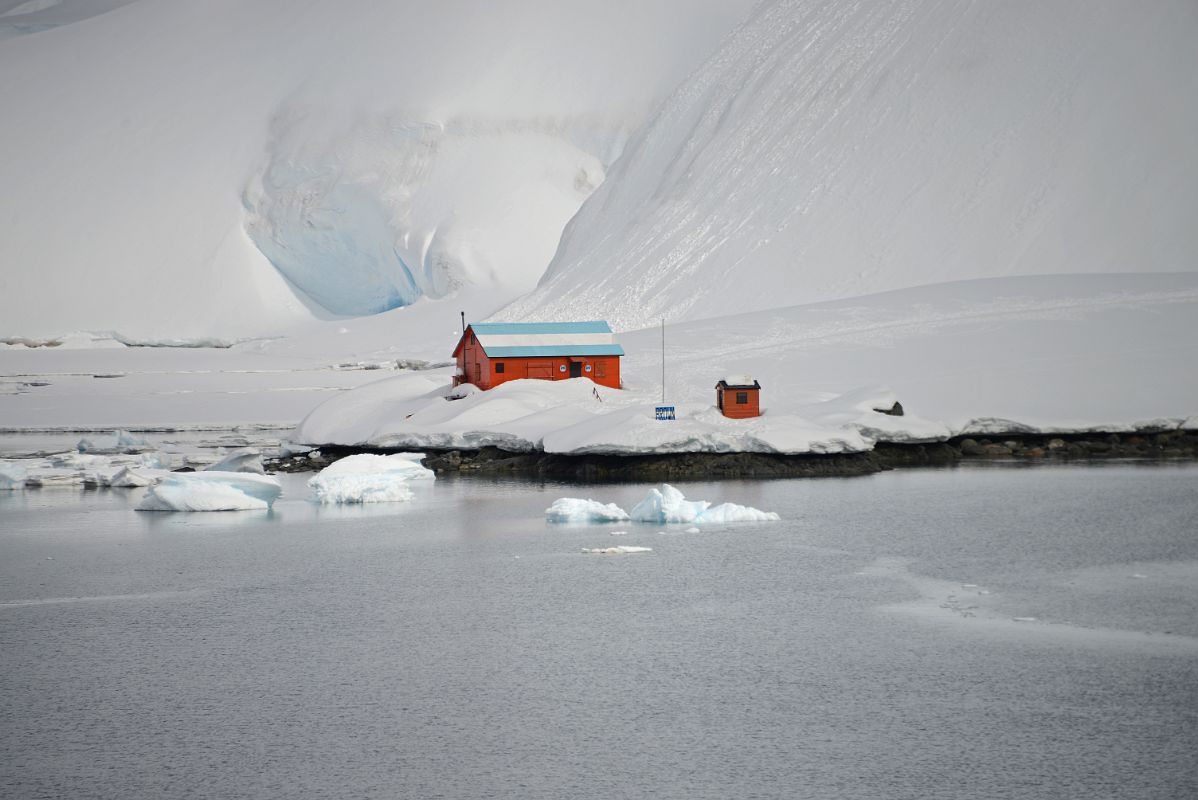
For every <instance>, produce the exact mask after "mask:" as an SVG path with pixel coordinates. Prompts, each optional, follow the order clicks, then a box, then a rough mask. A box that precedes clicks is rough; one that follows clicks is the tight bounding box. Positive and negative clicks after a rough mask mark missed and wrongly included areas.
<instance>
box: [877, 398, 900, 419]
mask: <svg viewBox="0 0 1198 800" xmlns="http://www.w3.org/2000/svg"><path fill="white" fill-rule="evenodd" d="M874 411H877V412H878V413H879V414H886V415H887V416H891V417H901V416H902V415H903V404H902V403H900V402H899V401H898V400H895V401H894V405H892V406H891V407H890V408H875V409H874Z"/></svg>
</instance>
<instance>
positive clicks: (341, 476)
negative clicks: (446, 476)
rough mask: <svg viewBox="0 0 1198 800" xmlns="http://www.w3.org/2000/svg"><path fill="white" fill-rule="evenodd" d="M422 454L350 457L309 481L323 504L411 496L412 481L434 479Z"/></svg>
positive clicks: (371, 501)
mask: <svg viewBox="0 0 1198 800" xmlns="http://www.w3.org/2000/svg"><path fill="white" fill-rule="evenodd" d="M422 458H424V454H423V453H395V454H394V455H387V456H382V455H374V454H371V453H361V454H358V455H353V456H347V457H345V458H343V459H341V460H340V461H335V462H334V463H332V464H330V465H329V466H328V467H325V468H324V469H323V470H321V471H320V473H319V474H317V475H315V476H314V477H312V478H311V479H310V480H309V481H308V487H309V488H310V489H311V490H312V495H313V497H315V499H316V500H317V502H320V503H330V504H331V503H388V502H392V503H393V502H403V501H406V500H411V499H412V490H411V489H409V488H408V486H407V484H408V482H409V481H414V480H417V481H418V480H432V479H433V478H434V477H435V475H434V474H433V471H432V470H430V469H428V468H426V467H424V466H422V465H421V464H420V460H421V459H422Z"/></svg>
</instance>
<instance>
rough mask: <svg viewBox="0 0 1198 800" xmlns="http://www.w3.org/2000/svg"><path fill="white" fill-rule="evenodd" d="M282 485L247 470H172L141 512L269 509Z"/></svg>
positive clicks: (146, 499) (144, 502) (148, 495)
mask: <svg viewBox="0 0 1198 800" xmlns="http://www.w3.org/2000/svg"><path fill="white" fill-rule="evenodd" d="M282 493H283V488H282V487H281V486H280V485H279V481H278V479H276V478H272V477H270V476H267V475H253V474H250V473H245V472H182V473H180V472H172V473H170V474H169V475H165V476H162V477H160V478H159V479H158V480H157V481H156V482H155V483H154V484H153V485H151V486H150V488H149V489H148V490H147V491H146V496H145V497H144V498H142V501H141V502H140V503H138V505H137V510H138V511H267V510H269V509H270V507H271V505H272V504H273V503H274V501H275V500H277V499H278V497H279V495H281V494H282Z"/></svg>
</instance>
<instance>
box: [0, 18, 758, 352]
mask: <svg viewBox="0 0 1198 800" xmlns="http://www.w3.org/2000/svg"><path fill="white" fill-rule="evenodd" d="M31 1H32V2H34V3H35V5H25V6H23V7H21V6H20V4H11V3H4V4H0V8H5V10H8V11H10V12H12V14H11V15H10V16H7V17H3V18H0V44H2V47H0V107H3V108H4V109H5V125H4V126H3V129H2V130H0V177H2V183H3V185H4V187H5V191H4V193H3V196H0V220H4V223H3V228H2V233H3V235H2V236H0V262H3V263H4V264H5V265H6V268H5V276H4V287H3V288H4V290H3V291H2V292H0V338H4V337H9V336H22V337H29V338H53V337H56V336H59V335H62V334H64V333H66V332H69V331H74V330H86V331H115V332H118V333H119V334H121V335H122V336H126V337H129V338H130V339H132V340H136V341H168V340H171V339H177V340H212V339H220V340H223V341H233V340H239V339H242V338H245V337H247V336H260V335H263V334H268V335H278V334H280V333H285V332H288V331H290V330H291V329H293V328H294V326H296V325H301V326H303V325H308V324H309V323H314V322H315V323H320V322H327V321H329V318H330V317H334V316H338V315H344V314H364V313H370V312H372V311H378V310H383V309H387V308H392V307H394V306H395V305H396V304H399V303H408V302H411V301H412V300H414V299H416V298H418V297H433V298H438V297H445V296H448V295H452V294H454V293H455V292H457V291H459V290H460V289H462V288H464V287H472V286H473V287H481V288H483V289H485V290H486V294H487V299H486V301H485V302H486V303H487V306H486V308H485V309H482V310H485V311H490V310H493V309H494V308H496V307H498V305H501V304H502V303H504V302H506V301H507V300H510V299H512V298H514V297H515V296H517V295H518V294H519V293H521V292H523V291H526V290H527V289H529V288H531V287H532V286H533V285H534V284H535V282H536V280H537V279H538V278H539V276H540V273H541V272H542V271H543V269H544V267H545V265H546V264H547V263H548V261H549V260H550V259H551V258H552V256H553V252H554V250H555V248H556V246H557V242H558V239H559V237H560V235H561V231H562V228H563V227H564V226H565V224H566V222H567V221H568V220H569V218H570V217H571V216H572V215H573V213H574V212H575V211H576V210H577V208H578V207H579V205H580V204H581V203H582V202H583V201H584V200H585V199H586V197H587V196H588V195H589V194H590V193H592V192H593V190H594V188H595V187H596V186H598V185H599V184H600V183H601V182H602V181H603V179H604V176H605V174H606V171H607V168H608V167H609V166H610V164H611V163H612V162H613V161H614V160H615V158H616V157H617V156H618V155H619V153H620V151H621V150H622V147H623V144H624V142H625V141H626V139H627V137H628V135H629V133H630V132H631V131H632V130H633V129H635V128H636V127H637V126H638V125H639V124H641V123H642V122H643V121H644V120H645V119H646V118H647V116H648V114H649V111H650V109H651V108H652V107H653V105H654V104H656V103H657V102H659V101H660V100H661V99H662V98H663V97H664V96H665V94H666V93H667V92H668V91H669V90H670V89H671V88H672V87H673V86H674V85H675V84H676V83H677V82H678V81H679V80H680V79H681V78H682V77H683V76H684V75H686V73H687V72H689V71H690V70H691V69H693V68H694V67H695V66H697V65H698V63H699V62H700V61H701V60H702V59H703V57H704V56H705V55H706V54H707V53H709V52H710V51H711V50H712V49H714V47H715V46H716V45H717V43H718V41H719V39H720V38H721V37H722V36H723V35H724V34H725V33H726V32H727V31H728V30H730V29H731V27H732V26H733V25H735V24H736V23H737V22H738V21H739V20H740V19H741V18H742V17H743V15H744V14H745V13H747V11H748V9H749V8H750V6H751V4H752V3H751V0H719V1H718V2H717V0H702V1H701V2H695V1H694V0H662V2H655V3H638V2H630V1H629V0H620V1H619V2H597V1H596V0H581V1H579V2H569V3H552V2H546V1H545V0H514V1H513V2H508V3H503V4H496V5H490V4H479V3H476V2H471V1H470V0H447V2H439V3H433V4H430V3H427V2H424V1H423V0H396V1H395V2H387V3H374V2H370V0H346V1H345V2H339V3H327V2H320V1H318V0H213V2H196V1H195V0H161V1H160V2H128V0H63V2H61V3H59V4H56V5H54V6H53V7H49V6H47V7H45V8H43V7H41V6H40V5H36V3H37V2H39V0H31ZM6 6H7V7H6ZM22 34H26V35H22ZM614 42H618V43H619V46H618V48H613V46H612V45H613V43H614ZM617 52H618V58H613V57H612V56H613V53H617ZM80 65H86V68H79V67H80ZM180 98H186V102H180ZM84 132H85V135H83V133H84ZM66 186H72V187H81V189H80V190H79V191H70V192H67V191H63V187H66ZM458 307H459V306H458V305H457V303H456V301H455V302H453V303H452V304H451V305H449V308H448V309H447V313H454V312H456V310H457V309H458ZM346 327H352V326H346Z"/></svg>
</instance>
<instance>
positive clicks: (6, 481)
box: [0, 461, 29, 491]
mask: <svg viewBox="0 0 1198 800" xmlns="http://www.w3.org/2000/svg"><path fill="white" fill-rule="evenodd" d="M28 477H29V471H28V470H27V469H25V467H23V466H21V465H20V464H14V463H13V462H11V461H0V491H4V490H14V489H24V488H25V480H26V478H28Z"/></svg>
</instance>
